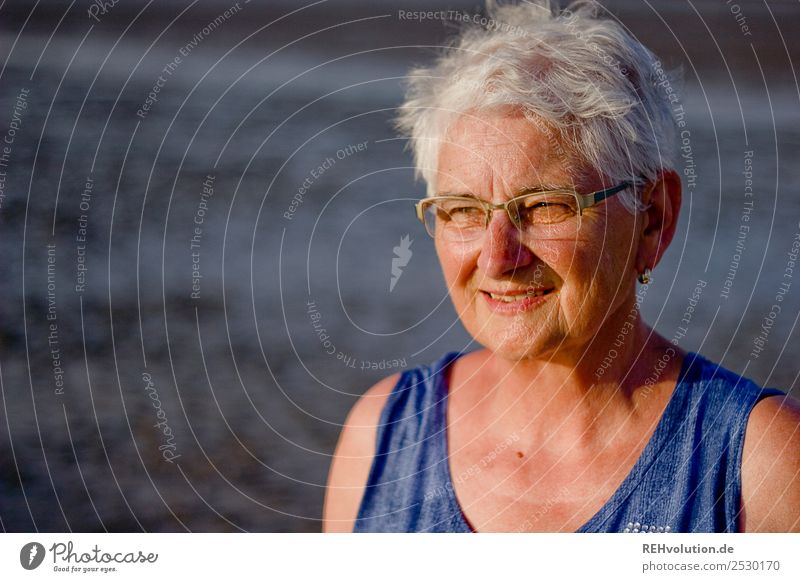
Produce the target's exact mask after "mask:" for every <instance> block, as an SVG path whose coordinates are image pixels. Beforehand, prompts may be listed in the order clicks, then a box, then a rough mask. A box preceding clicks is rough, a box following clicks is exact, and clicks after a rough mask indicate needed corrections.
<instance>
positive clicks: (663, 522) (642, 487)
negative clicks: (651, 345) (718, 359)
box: [581, 352, 784, 533]
mask: <svg viewBox="0 0 800 582" xmlns="http://www.w3.org/2000/svg"><path fill="white" fill-rule="evenodd" d="M780 394H784V393H783V392H781V391H780V390H776V389H774V388H768V389H763V388H761V387H759V386H758V385H757V384H755V383H754V382H753V381H752V380H749V379H747V378H745V377H743V376H739V375H738V374H736V373H734V372H732V371H730V370H727V369H725V368H723V367H722V366H720V365H718V364H715V363H713V362H711V361H709V360H707V359H706V358H704V357H703V356H701V355H700V354H697V353H694V352H689V353H688V354H687V355H686V357H685V360H684V363H683V366H682V369H681V375H680V377H679V381H678V383H677V385H676V387H675V390H674V392H673V395H672V397H671V399H670V401H669V403H668V404H667V407H666V409H665V410H664V413H663V415H662V417H661V419H660V421H659V423H658V425H657V426H656V430H655V432H654V433H653V436H652V437H651V439H650V442H649V443H648V444H647V446H646V447H645V449H644V451H643V452H642V455H641V457H640V458H639V460H638V461H637V463H636V465H635V466H634V469H633V470H632V471H631V474H630V475H629V476H628V478H627V479H626V480H625V481H624V482H623V484H622V486H620V488H619V489H618V490H617V492H616V493H615V494H614V495H613V496H612V498H611V499H610V500H609V502H608V503H607V504H606V505H605V506H604V507H603V510H602V511H600V512H598V514H597V515H595V516H594V518H592V520H590V522H588V523H587V524H586V525H585V526H584V527H583V528H582V529H581V530H582V531H604V532H634V533H636V532H662V531H667V532H670V531H671V532H733V531H737V522H738V517H739V514H740V512H741V507H740V503H741V502H740V499H741V460H742V447H743V443H744V435H745V431H746V429H747V421H748V418H749V416H750V412H751V411H752V409H753V407H754V406H755V405H756V404H757V403H758V402H759V401H760V400H761V399H763V398H766V397H768V396H775V395H780Z"/></svg>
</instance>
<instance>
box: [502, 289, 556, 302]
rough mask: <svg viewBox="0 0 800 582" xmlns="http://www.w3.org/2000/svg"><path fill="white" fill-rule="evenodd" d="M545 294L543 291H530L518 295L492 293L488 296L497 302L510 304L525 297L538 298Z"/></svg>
mask: <svg viewBox="0 0 800 582" xmlns="http://www.w3.org/2000/svg"><path fill="white" fill-rule="evenodd" d="M544 294H545V292H544V291H543V290H537V291H531V292H529V293H521V294H520V295H495V294H494V293H489V296H490V297H491V298H492V299H496V300H498V301H504V302H505V303H512V302H514V301H520V300H522V299H525V298H526V297H539V296H541V295H544Z"/></svg>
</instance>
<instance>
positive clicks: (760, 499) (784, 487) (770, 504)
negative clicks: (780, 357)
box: [742, 396, 800, 532]
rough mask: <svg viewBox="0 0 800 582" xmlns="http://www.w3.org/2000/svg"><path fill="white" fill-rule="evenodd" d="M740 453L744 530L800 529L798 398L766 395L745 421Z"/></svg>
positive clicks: (794, 530)
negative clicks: (743, 438) (745, 426)
mask: <svg viewBox="0 0 800 582" xmlns="http://www.w3.org/2000/svg"><path fill="white" fill-rule="evenodd" d="M743 448H744V450H743V453H742V505H743V508H744V511H743V519H742V529H743V530H745V531H772V532H798V531H800V402H798V401H797V400H795V399H793V398H791V397H789V396H772V397H768V398H764V399H763V400H761V401H760V402H759V403H758V404H756V406H755V407H754V408H753V411H752V413H751V414H750V419H749V421H748V423H747V432H746V433H745V440H744V447H743Z"/></svg>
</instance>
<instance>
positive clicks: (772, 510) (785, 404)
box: [687, 354, 800, 532]
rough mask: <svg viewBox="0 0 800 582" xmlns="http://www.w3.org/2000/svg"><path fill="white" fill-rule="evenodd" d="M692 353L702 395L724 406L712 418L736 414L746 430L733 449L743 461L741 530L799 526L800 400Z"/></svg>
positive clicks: (798, 528) (790, 528) (789, 528)
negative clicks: (703, 392) (695, 361)
mask: <svg viewBox="0 0 800 582" xmlns="http://www.w3.org/2000/svg"><path fill="white" fill-rule="evenodd" d="M692 356H697V363H696V365H697V366H698V367H697V368H696V373H695V379H696V381H699V382H701V383H702V384H703V385H704V386H705V388H706V391H707V395H705V396H704V397H705V399H706V400H714V401H716V402H718V404H719V406H720V407H721V408H722V409H724V411H723V412H724V414H723V415H717V417H716V418H714V419H711V420H710V422H713V423H715V424H720V423H721V421H722V418H730V417H736V416H739V419H740V423H741V424H740V426H741V427H742V429H743V432H744V439H743V442H742V440H738V439H737V442H736V443H735V444H736V447H735V448H737V449H739V451H736V450H734V451H731V454H733V455H734V456H735V457H737V458H738V459H740V461H741V499H742V501H741V502H742V515H741V517H740V529H742V530H744V531H773V532H789V531H798V530H800V402H798V401H797V400H795V399H793V398H791V397H789V396H788V395H787V394H786V393H785V392H784V391H782V390H779V389H776V388H762V387H761V386H760V385H759V384H758V383H756V382H755V381H754V380H751V379H750V378H748V377H747V376H745V375H740V374H737V373H736V372H733V371H731V370H729V369H727V368H725V367H723V366H721V365H720V364H717V363H715V362H712V361H711V360H708V359H706V358H704V357H703V356H699V355H697V354H689V355H688V356H687V357H692ZM736 424H738V423H736ZM740 434H741V433H740ZM739 452H740V453H741V456H739Z"/></svg>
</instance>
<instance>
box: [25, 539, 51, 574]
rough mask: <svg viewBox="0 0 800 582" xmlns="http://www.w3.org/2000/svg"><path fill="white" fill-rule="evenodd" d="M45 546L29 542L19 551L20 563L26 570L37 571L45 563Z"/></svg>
mask: <svg viewBox="0 0 800 582" xmlns="http://www.w3.org/2000/svg"><path fill="white" fill-rule="evenodd" d="M44 554H45V551H44V546H43V545H42V544H40V543H38V542H29V543H27V544H25V545H24V546H22V549H21V550H20V551H19V563H20V564H22V567H23V568H25V569H26V570H35V569H36V568H38V567H39V566H40V565H41V564H42V561H44Z"/></svg>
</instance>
